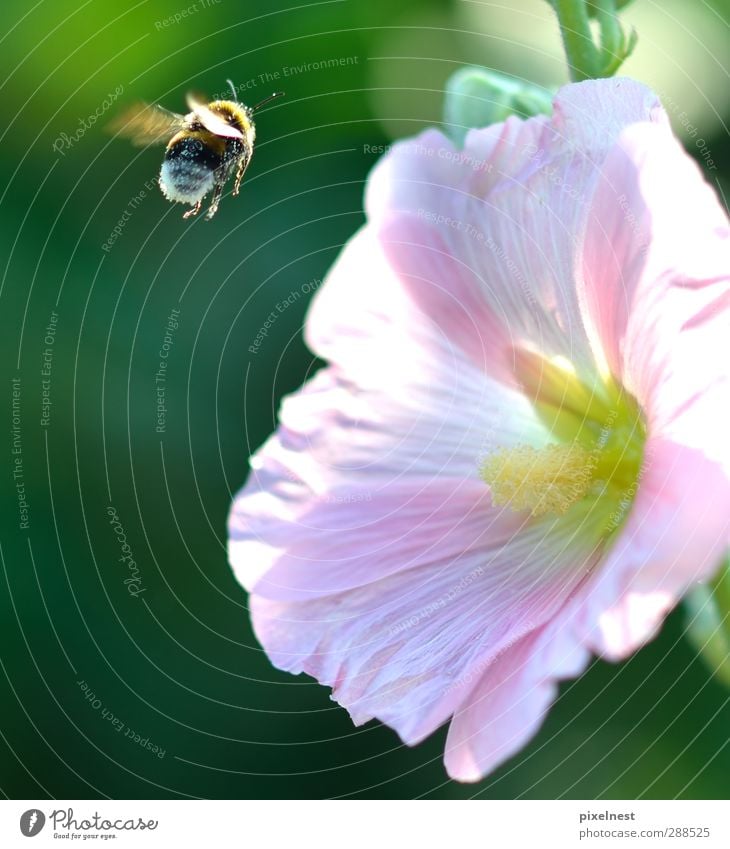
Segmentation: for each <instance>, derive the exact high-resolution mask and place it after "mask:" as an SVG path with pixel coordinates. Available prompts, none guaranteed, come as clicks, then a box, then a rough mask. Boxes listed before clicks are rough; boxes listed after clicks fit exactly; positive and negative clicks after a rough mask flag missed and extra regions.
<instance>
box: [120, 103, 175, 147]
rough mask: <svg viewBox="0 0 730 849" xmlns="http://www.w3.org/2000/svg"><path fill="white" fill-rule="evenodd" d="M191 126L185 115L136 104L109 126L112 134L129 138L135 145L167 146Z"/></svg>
mask: <svg viewBox="0 0 730 849" xmlns="http://www.w3.org/2000/svg"><path fill="white" fill-rule="evenodd" d="M188 126H189V124H188V122H187V119H186V118H185V116H184V115H178V114H177V112H170V111H169V110H167V109H163V108H162V106H157V105H151V104H149V103H134V104H133V105H132V106H130V107H129V108H128V109H127V110H126V111H124V112H122V114H121V115H118V116H117V117H116V118H115V119H114V120H113V121H111V122H110V123H109V125H108V129H109V131H110V132H112V133H118V134H119V135H120V136H124V138H128V139H129V140H130V141H131V142H132V144H133V145H136V146H138V147H145V146H146V145H148V144H165V143H166V142H168V141H169V140H170V137H171V136H173V135H174V134H175V133H177V132H178V131H179V130H182V129H185V128H186V127H188Z"/></svg>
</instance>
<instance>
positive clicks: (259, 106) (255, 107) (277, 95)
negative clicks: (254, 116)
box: [251, 91, 284, 112]
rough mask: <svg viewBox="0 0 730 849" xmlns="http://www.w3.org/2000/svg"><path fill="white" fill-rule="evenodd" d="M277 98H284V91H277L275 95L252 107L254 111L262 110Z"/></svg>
mask: <svg viewBox="0 0 730 849" xmlns="http://www.w3.org/2000/svg"><path fill="white" fill-rule="evenodd" d="M277 97H284V92H283V91H275V92H274V93H273V94H270V95H269V96H268V97H265V98H264V99H263V100H262V101H261V102H260V103H257V104H256V105H255V106H253V107H251V108H252V111H254V112H255V111H256V110H257V109H260V108H261V107H262V106H265V105H266V104H267V103H270V102H271V101H272V100H276V98H277Z"/></svg>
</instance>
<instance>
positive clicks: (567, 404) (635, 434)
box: [479, 349, 646, 536]
mask: <svg viewBox="0 0 730 849" xmlns="http://www.w3.org/2000/svg"><path fill="white" fill-rule="evenodd" d="M514 355H515V374H516V376H517V379H518V381H519V383H520V384H521V385H522V388H523V390H524V392H525V395H526V396H527V397H528V398H529V399H530V401H531V402H532V404H533V405H534V408H535V411H536V413H537V415H538V417H539V418H540V419H541V420H542V422H543V424H544V425H545V426H546V427H547V429H548V430H549V432H550V442H549V444H547V445H544V446H542V447H534V446H531V445H516V446H514V447H510V448H498V449H497V450H495V451H494V452H492V453H491V454H489V455H488V456H487V457H486V458H485V459H484V460H483V461H482V462H481V465H480V469H479V472H480V475H481V477H482V479H483V480H484V481H485V482H486V483H488V484H489V486H490V487H491V491H492V503H493V504H495V505H497V506H504V507H508V508H510V509H511V510H529V511H530V513H531V515H532V516H543V515H545V514H554V515H558V516H562V515H563V514H565V513H567V512H568V511H569V510H571V508H573V507H575V506H576V505H577V504H579V503H580V504H581V505H583V508H584V509H583V510H581V521H585V519H586V518H587V517H586V515H585V512H586V508H587V511H588V513H589V514H590V522H589V524H590V526H591V527H596V528H598V530H599V533H600V535H601V536H607V535H609V534H611V533H612V532H613V531H615V530H616V529H617V528H618V527H619V526H620V525H621V524H622V522H623V519H624V518H625V516H626V513H627V512H628V508H629V507H630V506H631V503H632V501H633V498H634V495H635V494H636V489H637V486H638V481H639V474H640V471H641V465H642V461H643V454H644V443H645V441H646V431H645V428H644V424H643V419H642V415H641V411H640V409H639V406H638V404H637V403H636V401H635V399H634V398H633V397H632V396H631V395H629V394H628V393H627V392H626V390H625V389H624V388H623V387H622V386H621V385H620V384H618V383H617V382H616V381H615V380H614V379H613V378H611V377H608V378H607V379H601V378H597V379H595V380H591V381H587V380H585V379H581V378H580V377H579V376H578V375H577V374H576V372H575V370H574V369H573V367H572V366H571V365H570V363H568V362H567V361H564V360H562V359H556V360H547V359H546V358H545V357H543V356H541V355H539V354H536V353H533V352H531V351H527V350H525V349H516V350H515V352H514Z"/></svg>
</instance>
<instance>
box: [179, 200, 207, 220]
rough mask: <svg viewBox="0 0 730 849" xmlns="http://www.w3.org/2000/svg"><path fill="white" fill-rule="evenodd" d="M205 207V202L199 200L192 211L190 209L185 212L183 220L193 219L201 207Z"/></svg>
mask: <svg viewBox="0 0 730 849" xmlns="http://www.w3.org/2000/svg"><path fill="white" fill-rule="evenodd" d="M202 205H203V201H202V200H199V201H198V202H197V203H196V204H195V206H194V207H193V208H192V209H189V210H188V211H187V212H183V218H192V217H193V216H194V215H197V214H198V213H199V212H200V207H201V206H202Z"/></svg>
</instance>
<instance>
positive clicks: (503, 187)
mask: <svg viewBox="0 0 730 849" xmlns="http://www.w3.org/2000/svg"><path fill="white" fill-rule="evenodd" d="M612 82H613V83H614V84H613V85H612V88H611V89H610V90H607V89H606V87H605V85H602V84H600V83H597V82H595V81H590V82H586V83H581V84H580V85H576V86H570V87H568V88H566V89H564V90H563V92H561V94H559V95H558V97H557V98H556V103H555V114H554V116H553V118H552V120H551V121H550V120H548V119H546V118H544V117H542V116H541V117H538V118H533V119H530V120H528V121H524V122H522V121H519V120H517V119H514V118H512V119H509V120H507V121H505V122H504V124H500V125H495V126H493V127H489V128H487V129H485V130H473V131H471V132H470V133H469V134H468V136H467V141H466V145H465V147H464V150H463V151H460V150H457V149H455V148H454V146H453V145H452V143H451V142H450V141H449V140H448V139H446V138H445V137H444V136H442V135H441V134H440V133H438V132H437V131H433V130H432V131H428V132H425V133H423V134H422V135H420V136H418V137H417V138H416V139H414V140H409V141H407V142H403V143H400V144H398V145H395V146H394V149H393V151H392V152H391V154H390V155H389V156H388V157H386V158H385V159H384V160H383V161H382V163H381V164H380V165H378V166H377V167H376V169H375V170H374V172H373V174H372V175H371V178H370V182H369V188H368V194H367V210H368V216H369V220H370V222H371V223H372V224H373V226H375V227H376V228H377V230H378V232H379V233H380V236H381V239H382V241H383V245H384V249H385V252H386V255H387V257H388V260H389V262H390V264H391V265H392V266H393V268H394V269H395V270H396V271H397V272H398V274H399V276H400V277H401V278H402V280H403V285H404V286H405V287H406V288H407V289H408V291H409V292H410V294H411V296H412V297H413V298H414V300H415V301H416V302H417V303H419V304H421V303H422V302H423V303H424V305H425V304H430V306H431V307H438V308H439V309H437V310H435V311H434V312H433V315H432V317H433V318H434V320H438V317H439V316H440V315H442V314H444V313H445V312H448V311H449V309H450V308H452V302H453V301H454V300H455V301H456V303H457V304H458V305H461V307H462V312H463V313H466V314H467V315H470V316H473V318H474V323H473V325H472V326H471V327H470V326H468V323H467V322H462V325H461V326H460V327H459V330H460V333H459V335H458V337H454V338H456V339H458V343H459V344H460V345H461V346H462V347H463V348H464V350H465V351H466V352H467V353H468V354H469V355H470V356H471V357H472V359H473V360H475V361H477V363H478V364H479V365H480V366H481V367H483V368H485V369H486V370H487V371H489V372H490V373H491V374H494V375H495V376H498V377H500V378H501V379H503V373H504V371H505V368H506V367H508V366H509V362H508V359H509V350H508V349H509V348H511V347H517V346H518V345H522V344H531V345H533V346H535V347H537V348H539V350H541V351H542V352H544V353H545V355H546V356H548V357H553V356H563V357H565V358H567V359H570V360H571V361H572V362H574V363H576V364H577V365H578V366H579V368H581V369H582V370H583V371H585V372H590V371H593V370H594V354H593V352H592V350H591V346H590V344H589V340H588V338H587V336H586V333H585V329H584V326H583V319H582V314H581V309H580V304H579V301H578V298H577V293H576V281H575V274H576V254H577V247H578V244H579V242H580V239H581V237H582V233H583V230H584V227H585V223H586V218H587V213H588V205H589V201H590V198H591V194H592V191H593V188H594V186H595V185H596V183H597V181H598V178H599V174H600V169H601V164H602V161H603V158H605V156H606V154H607V153H608V151H609V150H610V149H611V146H612V145H613V144H614V142H615V140H616V138H617V137H618V135H619V133H620V132H621V130H622V129H623V128H625V127H626V126H627V125H628V124H629V123H631V122H635V121H654V120H656V121H658V122H660V123H666V118H665V116H664V113H663V111H662V110H661V107H660V105H659V102H658V100H657V98H656V96H655V95H653V94H652V93H651V92H650V91H649V89H647V88H646V87H645V86H642V85H640V84H639V83H635V82H633V81H631V80H616V81H612ZM599 96H600V98H602V100H603V102H604V106H603V107H602V109H601V110H599V111H598V112H596V111H595V105H596V101H597V99H598V98H599ZM619 104H620V108H619ZM485 222H488V224H486V223H485ZM434 293H438V294H436V295H434ZM424 310H425V311H426V312H429V311H430V310H429V308H428V306H424ZM485 339H489V340H493V342H494V346H493V347H496V348H497V350H496V351H494V350H493V347H490V346H489V345H487V344H485ZM505 360H507V362H505Z"/></svg>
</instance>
